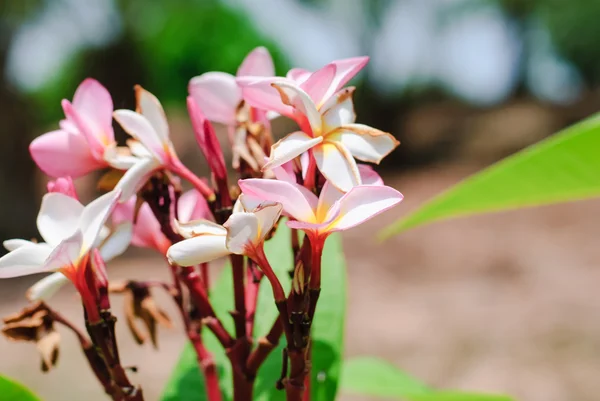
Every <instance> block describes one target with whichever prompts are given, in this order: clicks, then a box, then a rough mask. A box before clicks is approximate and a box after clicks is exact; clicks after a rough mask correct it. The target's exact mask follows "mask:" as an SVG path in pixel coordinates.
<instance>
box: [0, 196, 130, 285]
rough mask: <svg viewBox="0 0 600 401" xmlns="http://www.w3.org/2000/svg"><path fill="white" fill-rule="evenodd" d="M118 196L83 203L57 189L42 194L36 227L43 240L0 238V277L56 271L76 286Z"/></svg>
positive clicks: (103, 197) (102, 197)
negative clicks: (1, 250) (0, 252)
mask: <svg viewBox="0 0 600 401" xmlns="http://www.w3.org/2000/svg"><path fill="white" fill-rule="evenodd" d="M119 196H120V192H119V191H116V190H115V191H112V192H109V193H107V194H104V195H102V196H101V197H99V198H97V199H96V200H94V201H93V202H91V203H90V204H88V205H87V206H85V207H84V206H83V205H82V204H81V203H79V201H78V200H76V199H74V198H72V197H70V196H68V195H65V194H62V193H58V192H54V193H48V194H46V195H44V198H43V200H42V205H41V207H40V212H39V214H38V218H37V227H38V231H39V232H40V235H41V236H42V238H43V239H44V241H45V242H42V243H34V242H31V241H26V240H22V239H11V240H7V241H5V242H4V246H5V248H6V249H8V250H9V251H10V252H9V253H8V254H6V255H5V256H3V257H2V258H0V278H10V277H18V276H25V275H29V274H35V273H42V272H51V271H55V272H56V271H58V272H61V273H62V274H63V275H65V276H66V277H67V278H68V279H69V280H71V281H72V282H73V283H74V284H75V285H76V286H77V285H78V280H80V279H81V278H80V277H78V276H79V274H78V273H80V272H81V270H83V267H84V266H85V264H86V263H87V260H88V258H89V255H90V252H91V251H92V249H94V248H95V247H97V246H98V242H99V239H100V238H101V233H102V230H103V228H104V224H105V222H106V220H107V219H108V217H109V215H110V213H111V211H112V210H113V208H114V206H115V205H116V202H117V200H118V198H119Z"/></svg>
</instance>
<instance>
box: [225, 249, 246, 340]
mask: <svg viewBox="0 0 600 401" xmlns="http://www.w3.org/2000/svg"><path fill="white" fill-rule="evenodd" d="M229 259H230V260H231V270H232V272H233V297H234V305H235V306H234V307H235V310H234V311H233V312H232V313H231V315H232V316H233V320H234V322H235V334H236V337H237V338H238V339H240V338H246V287H245V285H244V282H245V278H244V256H243V255H235V254H232V255H231V256H230V257H229Z"/></svg>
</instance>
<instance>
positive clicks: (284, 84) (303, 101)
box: [272, 81, 321, 136]
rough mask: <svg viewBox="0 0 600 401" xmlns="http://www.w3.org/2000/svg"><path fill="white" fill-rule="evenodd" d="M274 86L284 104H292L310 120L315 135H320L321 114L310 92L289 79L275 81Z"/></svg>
mask: <svg viewBox="0 0 600 401" xmlns="http://www.w3.org/2000/svg"><path fill="white" fill-rule="evenodd" d="M272 86H273V87H274V88H275V89H276V90H277V91H278V92H279V96H280V97H281V101H282V102H283V104H286V105H288V106H292V107H293V108H294V110H296V111H297V112H298V113H300V114H301V115H302V116H304V117H305V118H306V119H307V120H308V123H309V124H310V127H311V128H312V130H313V133H314V134H313V136H317V135H319V134H320V133H321V115H320V114H319V111H318V110H317V104H316V103H315V102H314V101H313V100H312V99H311V97H310V96H309V94H308V93H306V92H305V91H303V90H302V89H301V88H300V87H299V86H298V85H296V84H295V83H290V82H288V81H275V82H274V83H273V84H272ZM301 126H302V125H301Z"/></svg>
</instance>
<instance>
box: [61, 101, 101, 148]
mask: <svg viewBox="0 0 600 401" xmlns="http://www.w3.org/2000/svg"><path fill="white" fill-rule="evenodd" d="M61 105H62V108H63V111H64V112H65V115H66V116H67V118H68V119H69V120H70V121H71V122H72V123H73V125H74V126H75V127H76V128H77V133H78V134H80V135H81V136H82V137H83V138H85V140H86V141H87V143H88V146H89V148H90V151H91V153H92V155H94V157H95V158H96V159H97V160H102V157H103V155H104V148H105V147H106V146H107V145H108V142H106V141H107V140H106V139H105V136H104V134H103V133H102V129H101V128H99V127H98V126H97V125H96V124H95V123H94V122H93V121H92V120H90V119H88V118H87V117H86V116H85V115H84V114H82V113H80V112H78V111H77V110H76V109H75V108H74V107H73V105H72V104H71V103H70V102H69V101H68V100H66V99H64V100H63V101H62V102H61Z"/></svg>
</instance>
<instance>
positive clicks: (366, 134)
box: [328, 124, 400, 164]
mask: <svg viewBox="0 0 600 401" xmlns="http://www.w3.org/2000/svg"><path fill="white" fill-rule="evenodd" d="M328 138H329V135H328ZM335 138H339V141H341V143H343V144H344V146H345V147H346V148H348V150H349V151H350V153H352V155H353V156H354V157H356V158H357V159H358V160H362V161H364V162H370V163H377V164H379V162H380V161H381V159H383V158H384V157H385V156H387V155H388V154H389V153H390V152H391V151H392V150H394V149H395V148H396V147H397V146H398V145H399V143H400V142H398V141H397V140H396V138H394V137H393V136H392V135H391V134H388V133H387V132H383V131H380V130H378V129H375V128H371V127H369V126H367V125H363V124H348V125H344V126H342V127H340V128H339V130H338V131H336V132H335Z"/></svg>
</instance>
